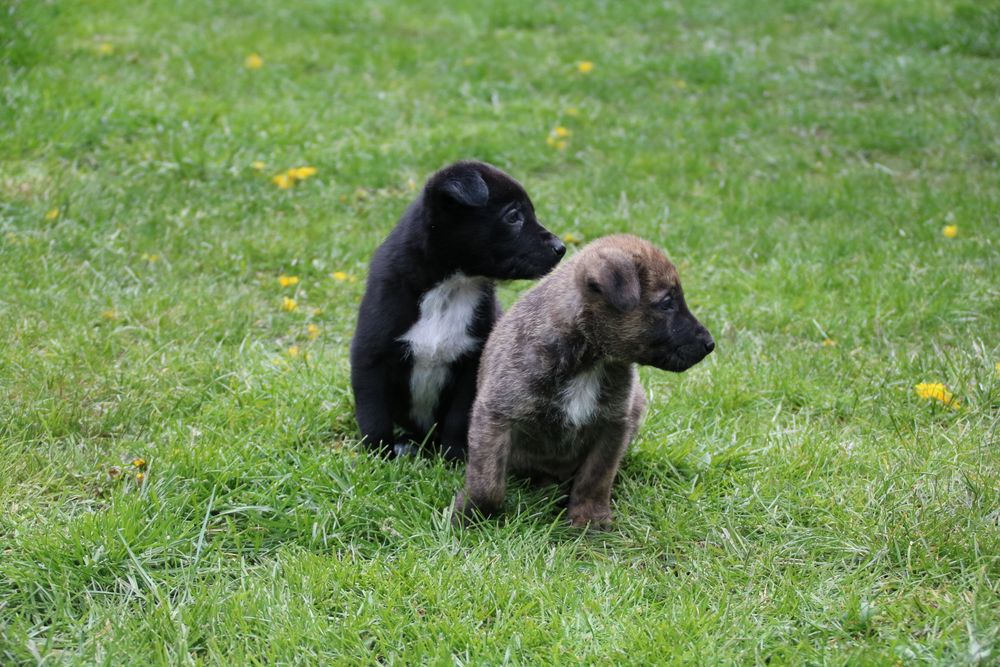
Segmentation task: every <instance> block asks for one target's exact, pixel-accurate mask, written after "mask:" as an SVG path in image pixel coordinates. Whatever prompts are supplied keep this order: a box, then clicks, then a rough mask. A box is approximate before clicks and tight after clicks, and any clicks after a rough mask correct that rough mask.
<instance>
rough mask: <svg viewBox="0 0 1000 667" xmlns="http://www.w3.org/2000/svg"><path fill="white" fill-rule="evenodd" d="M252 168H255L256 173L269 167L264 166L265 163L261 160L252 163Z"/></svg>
mask: <svg viewBox="0 0 1000 667" xmlns="http://www.w3.org/2000/svg"><path fill="white" fill-rule="evenodd" d="M250 166H251V167H252V168H253V170H254V171H263V170H264V167H266V166H267V165H266V164H264V162H262V161H261V160H254V161H253V162H251V163H250Z"/></svg>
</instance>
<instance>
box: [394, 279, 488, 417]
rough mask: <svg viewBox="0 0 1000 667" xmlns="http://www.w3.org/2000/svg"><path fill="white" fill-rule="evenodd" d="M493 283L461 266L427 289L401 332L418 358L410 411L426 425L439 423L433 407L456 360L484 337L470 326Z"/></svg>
mask: <svg viewBox="0 0 1000 667" xmlns="http://www.w3.org/2000/svg"><path fill="white" fill-rule="evenodd" d="M488 283H489V279H488V278H481V277H469V276H466V275H465V274H463V273H461V272H459V273H456V274H454V275H452V276H450V277H448V278H446V279H444V280H442V281H441V282H440V283H438V284H437V285H435V286H434V287H433V288H431V289H430V290H428V291H427V292H426V293H425V294H424V295H423V297H422V298H421V299H420V318H419V319H418V320H417V321H416V323H414V325H413V326H412V327H410V328H409V329H408V330H407V332H406V333H405V334H403V335H402V336H400V337H399V340H400V341H402V342H404V343H406V344H407V346H408V347H409V353H410V356H411V357H412V359H413V371H412V373H411V375H410V417H411V418H412V419H413V420H414V421H415V422H417V424H418V425H419V426H420V427H421V428H423V429H430V427H431V426H432V425H433V424H434V409H435V408H436V407H437V404H438V399H439V398H440V396H441V390H442V389H443V388H444V386H445V385H446V384H447V382H448V380H449V379H450V378H451V364H452V363H454V362H455V361H457V360H458V359H459V358H460V357H462V355H464V354H467V353H468V352H471V351H472V350H474V349H475V348H476V347H477V346H479V345H480V344H481V342H482V341H480V340H479V339H477V338H475V337H473V336H471V335H470V334H469V326H470V325H471V324H472V322H473V321H474V320H475V317H476V311H477V309H478V308H479V306H480V304H481V303H482V301H483V298H484V297H485V291H484V288H485V287H486V285H487V284H488Z"/></svg>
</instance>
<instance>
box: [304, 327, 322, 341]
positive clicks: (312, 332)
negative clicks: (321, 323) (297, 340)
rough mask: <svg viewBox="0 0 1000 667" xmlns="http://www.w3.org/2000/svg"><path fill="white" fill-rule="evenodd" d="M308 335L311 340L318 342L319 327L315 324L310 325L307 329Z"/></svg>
mask: <svg viewBox="0 0 1000 667" xmlns="http://www.w3.org/2000/svg"><path fill="white" fill-rule="evenodd" d="M306 335H307V336H309V340H316V339H317V338H319V327H318V326H316V325H315V324H309V326H307V327H306Z"/></svg>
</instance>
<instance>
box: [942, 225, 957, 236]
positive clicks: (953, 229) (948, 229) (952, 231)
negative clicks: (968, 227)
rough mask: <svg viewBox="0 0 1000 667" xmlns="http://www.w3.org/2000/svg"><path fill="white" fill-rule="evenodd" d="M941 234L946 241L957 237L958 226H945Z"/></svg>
mask: <svg viewBox="0 0 1000 667" xmlns="http://www.w3.org/2000/svg"><path fill="white" fill-rule="evenodd" d="M941 233H942V234H944V237H945V238H946V239H953V238H955V237H956V236H958V225H945V226H944V229H942V230H941Z"/></svg>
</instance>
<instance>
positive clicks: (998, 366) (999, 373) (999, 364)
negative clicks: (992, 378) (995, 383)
mask: <svg viewBox="0 0 1000 667" xmlns="http://www.w3.org/2000/svg"><path fill="white" fill-rule="evenodd" d="M996 369H997V374H998V375H1000V361H998V362H997V365H996Z"/></svg>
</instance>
